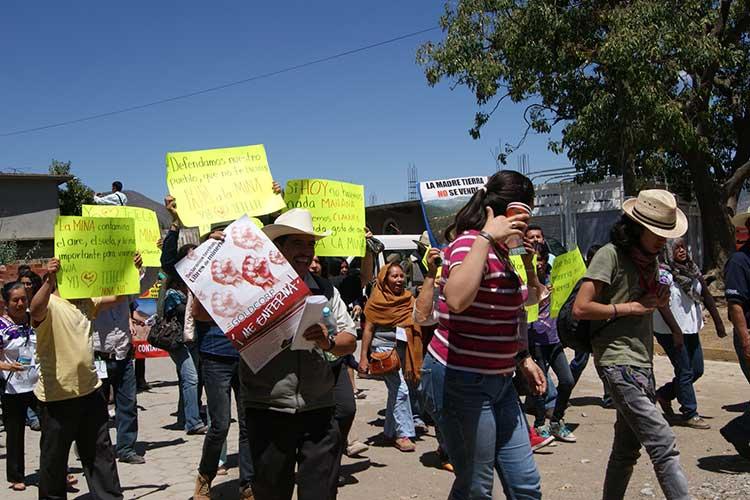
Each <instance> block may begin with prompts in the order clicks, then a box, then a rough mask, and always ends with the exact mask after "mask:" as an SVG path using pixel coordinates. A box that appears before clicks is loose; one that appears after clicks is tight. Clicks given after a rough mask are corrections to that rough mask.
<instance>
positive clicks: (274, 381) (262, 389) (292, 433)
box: [240, 209, 357, 500]
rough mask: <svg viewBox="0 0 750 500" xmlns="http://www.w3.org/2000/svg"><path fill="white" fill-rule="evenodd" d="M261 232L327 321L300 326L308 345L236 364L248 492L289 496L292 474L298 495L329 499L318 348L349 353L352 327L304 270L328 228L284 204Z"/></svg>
mask: <svg viewBox="0 0 750 500" xmlns="http://www.w3.org/2000/svg"><path fill="white" fill-rule="evenodd" d="M263 231H264V232H265V233H266V235H267V236H268V237H269V238H270V239H271V240H272V241H273V242H274V244H275V245H276V247H277V248H278V249H279V251H280V252H281V253H282V254H283V255H284V257H285V258H286V260H288V261H289V263H290V264H291V265H292V267H293V268H294V270H295V271H297V273H298V274H299V275H300V277H302V278H303V279H304V281H305V284H306V285H307V286H308V287H309V288H310V290H311V292H312V293H313V294H315V295H324V296H325V297H326V298H327V299H328V307H329V308H330V311H331V313H330V317H329V319H328V321H327V322H328V324H330V325H331V327H330V328H329V327H327V326H326V324H324V321H326V320H325V319H324V318H321V324H317V325H314V326H312V327H310V328H309V329H308V330H307V331H306V332H304V337H305V338H306V339H308V340H311V341H314V342H315V344H316V348H315V349H314V350H312V351H304V350H303V351H292V350H290V349H286V350H284V351H282V352H281V353H280V354H279V355H277V356H276V357H275V358H273V360H271V361H270V362H269V363H268V364H267V365H266V366H265V367H263V369H261V370H260V371H259V372H258V373H255V374H253V373H252V372H251V371H250V369H249V368H248V367H247V366H245V365H244V364H243V365H242V367H241V368H240V382H241V384H242V400H243V405H244V406H245V415H246V419H247V429H248V433H249V442H250V451H251V454H252V459H253V465H254V467H255V477H254V480H253V491H254V493H255V498H256V499H257V500H270V499H273V500H277V499H278V500H281V499H284V500H286V499H291V498H292V492H293V490H294V484H295V480H296V483H297V485H298V488H297V498H298V499H299V500H327V499H334V498H336V488H337V483H338V473H339V456H340V455H339V454H340V450H341V447H340V446H341V445H340V432H339V428H338V425H337V424H336V421H335V419H334V407H335V401H334V396H333V388H334V374H333V371H332V369H331V367H330V365H329V362H328V360H327V359H326V356H325V353H331V354H333V355H335V356H345V355H347V354H351V353H352V352H354V349H355V347H356V341H357V337H356V333H355V332H356V328H355V325H354V322H353V321H352V320H351V318H350V317H349V315H348V314H347V312H346V304H344V302H343V301H342V300H341V297H340V296H339V295H338V292H336V290H335V289H334V288H333V286H332V285H331V284H330V283H329V282H328V281H326V280H324V279H322V278H319V277H316V276H313V275H312V274H310V272H309V267H310V263H311V262H312V259H313V256H314V255H315V242H316V241H318V240H320V239H321V238H325V237H326V236H328V235H329V234H330V232H325V233H317V232H315V230H314V228H313V222H312V215H311V214H310V212H309V211H307V210H303V209H292V210H289V211H288V212H286V213H284V214H282V215H280V216H279V217H278V218H277V219H276V221H275V222H274V224H270V225H268V226H266V227H264V228H263ZM333 323H335V331H331V330H333V329H334V325H333ZM295 466H296V468H297V473H296V477H295Z"/></svg>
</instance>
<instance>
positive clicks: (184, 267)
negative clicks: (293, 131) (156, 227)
mask: <svg viewBox="0 0 750 500" xmlns="http://www.w3.org/2000/svg"><path fill="white" fill-rule="evenodd" d="M224 234H225V238H224V241H219V240H214V239H209V240H207V241H206V242H204V243H203V244H202V245H200V246H199V247H198V248H196V249H195V250H194V251H193V252H191V253H190V254H188V256H187V257H185V258H184V259H182V260H181V261H180V262H178V263H177V266H176V268H177V272H178V273H179V275H180V276H181V277H182V278H183V279H184V280H185V283H187V285H188V287H189V288H190V290H191V291H192V292H193V294H194V295H195V297H196V298H197V299H198V300H199V301H200V303H201V304H202V305H203V307H204V308H205V309H206V311H207V312H208V314H210V315H211V317H212V318H213V319H214V321H215V322H216V324H217V325H218V326H219V328H221V330H222V331H223V332H224V333H225V334H226V336H227V337H228V338H229V340H230V341H231V342H232V345H234V347H235V348H236V349H237V350H238V351H239V352H240V355H241V356H242V358H243V359H244V360H245V362H246V363H247V364H248V366H250V368H251V369H252V370H253V371H254V372H257V371H258V370H260V369H261V368H262V367H263V366H265V364H266V363H268V361H270V360H271V359H272V358H273V357H274V356H276V355H277V354H278V353H279V352H281V351H282V350H283V349H285V348H287V347H288V346H289V345H290V344H291V343H292V340H293V338H294V336H295V334H296V333H297V328H298V326H299V317H298V315H299V313H301V312H302V310H303V309H304V306H305V297H306V296H308V295H309V294H310V290H309V289H308V288H307V286H306V285H305V283H304V281H302V279H301V278H300V277H299V275H298V274H297V272H296V271H295V270H294V269H293V268H292V266H291V265H289V263H288V262H287V260H286V259H285V258H284V256H283V255H281V253H280V252H279V251H278V250H277V249H276V246H274V244H273V243H272V242H271V240H269V239H268V237H267V236H266V235H265V234H264V233H263V232H262V231H261V230H260V229H258V228H257V227H256V226H255V224H253V223H252V222H251V221H250V219H249V218H248V217H247V216H245V217H242V218H240V219H238V220H236V221H234V222H233V223H232V224H230V225H229V226H228V227H227V228H226V229H225V230H224Z"/></svg>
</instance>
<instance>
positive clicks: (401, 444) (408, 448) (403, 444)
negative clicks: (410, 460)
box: [393, 437, 417, 453]
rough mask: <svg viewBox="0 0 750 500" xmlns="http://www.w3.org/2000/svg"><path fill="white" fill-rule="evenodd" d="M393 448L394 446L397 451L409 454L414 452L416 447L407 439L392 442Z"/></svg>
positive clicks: (401, 438) (402, 438)
mask: <svg viewBox="0 0 750 500" xmlns="http://www.w3.org/2000/svg"><path fill="white" fill-rule="evenodd" d="M393 446H395V447H396V449H398V451H402V452H404V453H411V452H412V451H415V450H416V449H417V447H416V446H415V445H414V443H412V441H411V439H409V438H408V437H400V438H397V439H396V440H395V441H394V442H393Z"/></svg>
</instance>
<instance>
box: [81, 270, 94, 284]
mask: <svg viewBox="0 0 750 500" xmlns="http://www.w3.org/2000/svg"><path fill="white" fill-rule="evenodd" d="M96 278H97V276H96V273H95V272H94V271H84V272H82V273H81V281H83V282H84V283H85V284H86V286H91V285H93V284H94V282H95V281H96Z"/></svg>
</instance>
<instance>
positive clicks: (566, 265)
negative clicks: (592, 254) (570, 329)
mask: <svg viewBox="0 0 750 500" xmlns="http://www.w3.org/2000/svg"><path fill="white" fill-rule="evenodd" d="M585 274H586V264H585V263H584V261H583V256H582V255H581V250H579V249H578V248H576V249H575V250H572V251H570V252H567V253H564V254H562V255H558V256H557V257H555V261H554V263H553V264H552V272H551V273H550V275H549V277H550V282H551V283H552V297H551V299H550V300H551V303H550V317H552V318H556V317H557V316H558V315H559V314H560V309H561V308H562V306H563V304H565V301H566V300H568V297H569V296H570V293H571V292H572V291H573V288H575V286H576V283H578V281H580V279H581V278H583V276H584V275H585Z"/></svg>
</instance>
